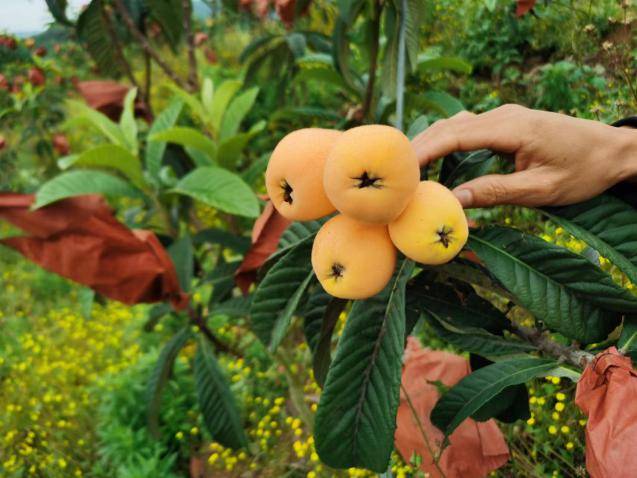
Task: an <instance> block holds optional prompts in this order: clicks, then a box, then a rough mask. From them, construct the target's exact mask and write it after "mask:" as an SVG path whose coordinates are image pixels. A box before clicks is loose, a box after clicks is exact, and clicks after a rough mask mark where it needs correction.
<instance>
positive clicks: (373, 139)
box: [324, 125, 420, 224]
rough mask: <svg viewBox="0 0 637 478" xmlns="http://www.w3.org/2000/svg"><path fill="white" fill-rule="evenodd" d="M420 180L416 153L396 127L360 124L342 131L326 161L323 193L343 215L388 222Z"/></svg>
mask: <svg viewBox="0 0 637 478" xmlns="http://www.w3.org/2000/svg"><path fill="white" fill-rule="evenodd" d="M419 181H420V170H419V166H418V159H417V158H416V153H415V152H414V149H413V148H412V146H411V143H410V142H409V139H408V138H407V137H406V136H405V135H404V134H403V133H402V132H401V131H399V130H397V129H396V128H392V127H391V126H384V125H366V126H358V127H356V128H352V129H350V130H348V131H345V132H344V133H343V134H342V135H341V137H340V138H339V139H338V140H337V141H336V144H335V145H334V147H333V148H332V150H331V151H330V153H329V155H328V158H327V161H326V162H325V176H324V186H325V192H326V194H327V197H328V198H329V199H330V201H331V202H332V204H334V206H335V207H336V209H338V210H339V211H340V212H342V213H343V214H347V215H348V216H351V217H353V218H354V219H358V220H359V221H363V222H370V223H377V224H387V223H389V222H391V221H393V220H394V219H396V218H397V217H398V215H399V214H400V213H401V212H402V211H403V210H404V209H405V207H406V206H407V203H408V202H409V200H410V198H411V196H412V195H413V193H414V191H415V190H416V187H417V186H418V182H419Z"/></svg>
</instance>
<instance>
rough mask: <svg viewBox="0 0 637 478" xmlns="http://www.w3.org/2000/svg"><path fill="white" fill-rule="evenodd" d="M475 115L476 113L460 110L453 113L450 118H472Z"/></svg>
mask: <svg viewBox="0 0 637 478" xmlns="http://www.w3.org/2000/svg"><path fill="white" fill-rule="evenodd" d="M474 116H475V113H472V112H470V111H466V110H463V111H460V112H458V113H456V114H455V115H453V116H452V117H451V118H449V119H450V120H461V119H466V118H472V117H474Z"/></svg>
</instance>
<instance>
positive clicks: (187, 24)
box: [181, 0, 199, 90]
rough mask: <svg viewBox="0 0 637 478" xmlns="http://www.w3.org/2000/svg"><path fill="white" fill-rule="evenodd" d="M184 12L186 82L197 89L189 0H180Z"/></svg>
mask: <svg viewBox="0 0 637 478" xmlns="http://www.w3.org/2000/svg"><path fill="white" fill-rule="evenodd" d="M181 5H182V9H183V12H184V33H185V34H186V44H187V45H188V83H190V86H191V87H192V88H193V89H195V90H197V89H199V79H198V77H197V56H196V54H195V35H194V33H193V31H192V4H191V3H190V0H181Z"/></svg>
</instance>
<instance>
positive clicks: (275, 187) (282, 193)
mask: <svg viewBox="0 0 637 478" xmlns="http://www.w3.org/2000/svg"><path fill="white" fill-rule="evenodd" d="M342 134H343V133H342V132H340V131H336V130H330V129H322V128H305V129H300V130H297V131H293V132H292V133H290V134H288V135H286V136H285V137H284V138H283V139H282V140H281V141H279V144H277V146H276V148H274V151H273V152H272V156H271V157H270V161H269V162H268V167H267V169H266V172H265V186H266V189H267V191H268V196H270V199H271V200H272V203H273V204H274V207H275V208H276V209H277V211H279V213H281V215H282V216H284V217H286V218H288V219H291V220H297V221H309V220H312V219H318V218H320V217H323V216H326V215H328V214H330V213H332V212H334V206H333V205H332V203H331V202H330V200H329V199H328V198H327V196H326V194H325V190H324V189H323V170H324V166H325V160H326V158H327V155H328V153H329V151H330V150H331V149H332V146H333V145H334V143H335V142H336V140H337V139H338V138H339V137H340V136H341V135H342Z"/></svg>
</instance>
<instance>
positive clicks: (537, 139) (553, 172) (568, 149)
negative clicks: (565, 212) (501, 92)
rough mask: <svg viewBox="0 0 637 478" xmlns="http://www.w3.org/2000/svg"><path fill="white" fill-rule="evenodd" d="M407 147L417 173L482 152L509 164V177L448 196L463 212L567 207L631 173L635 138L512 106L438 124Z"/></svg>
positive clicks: (476, 182)
mask: <svg viewBox="0 0 637 478" xmlns="http://www.w3.org/2000/svg"><path fill="white" fill-rule="evenodd" d="M413 145H414V148H415V150H416V154H417V156H418V159H419V161H420V165H421V166H424V165H426V164H428V163H430V162H431V161H434V160H436V159H438V158H442V157H443V156H445V155H447V154H450V153H452V152H455V151H472V150H476V149H483V148H486V149H491V150H493V151H497V152H500V153H509V154H511V155H513V156H514V157H515V172H514V173H512V174H504V175H503V174H491V175H486V176H482V177H479V178H476V179H473V180H471V181H468V182H466V183H464V184H461V185H460V186H458V187H457V188H455V189H454V191H453V192H454V194H455V195H456V197H457V198H458V199H459V201H460V202H461V203H462V205H463V206H464V207H465V208H473V207H488V206H495V205H499V204H513V205H520V206H529V207H533V206H548V205H555V206H558V205H567V204H573V203H576V202H580V201H584V200H586V199H590V198H592V197H594V196H596V195H598V194H600V193H601V192H603V191H605V190H606V189H608V188H609V187H611V186H613V185H615V184H616V183H618V182H620V181H622V180H625V179H628V178H630V177H631V176H634V175H636V174H637V132H636V131H633V130H630V129H625V128H614V127H612V126H608V125H605V124H603V123H599V122H597V121H590V120H584V119H578V118H573V117H571V116H567V115H563V114H559V113H550V112H546V111H538V110H532V109H528V108H524V107H522V106H518V105H504V106H501V107H499V108H496V109H494V110H491V111H488V112H486V113H482V114H479V115H475V114H473V113H469V112H462V113H459V114H457V115H455V116H453V117H452V118H449V119H446V120H440V121H437V122H436V123H434V124H433V125H432V126H431V127H429V128H428V129H427V130H425V131H424V132H422V133H421V134H420V135H418V136H417V137H416V138H414V140H413Z"/></svg>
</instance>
